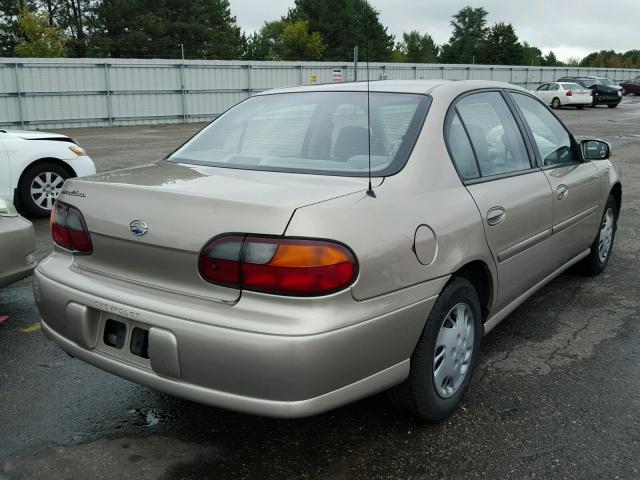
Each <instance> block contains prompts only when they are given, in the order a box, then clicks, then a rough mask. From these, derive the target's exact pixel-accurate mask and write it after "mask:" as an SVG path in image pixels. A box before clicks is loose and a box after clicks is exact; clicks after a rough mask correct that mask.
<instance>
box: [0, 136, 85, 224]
mask: <svg viewBox="0 0 640 480" xmlns="http://www.w3.org/2000/svg"><path fill="white" fill-rule="evenodd" d="M94 173H96V167H95V165H94V163H93V160H91V158H89V156H87V154H86V152H85V151H84V149H83V148H82V147H80V146H79V145H78V144H77V143H76V142H75V141H74V140H73V139H71V138H70V137H67V136H66V135H60V134H57V133H46V132H29V131H20V130H0V198H11V199H13V202H14V203H15V204H16V205H17V206H19V207H21V210H24V211H25V212H26V213H28V214H29V215H32V216H34V217H46V216H48V215H49V214H50V213H51V207H52V206H53V203H54V201H55V199H56V197H57V196H58V194H59V193H60V192H61V191H62V186H63V185H64V182H65V180H66V179H67V178H70V177H82V176H85V175H93V174H94Z"/></svg>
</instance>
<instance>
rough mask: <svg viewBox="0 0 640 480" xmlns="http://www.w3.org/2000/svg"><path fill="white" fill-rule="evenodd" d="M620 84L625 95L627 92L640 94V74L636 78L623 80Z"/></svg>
mask: <svg viewBox="0 0 640 480" xmlns="http://www.w3.org/2000/svg"><path fill="white" fill-rule="evenodd" d="M620 86H621V87H622V90H623V95H626V94H627V93H634V94H636V95H640V76H638V77H636V78H634V79H633V80H627V81H626V82H622V83H620Z"/></svg>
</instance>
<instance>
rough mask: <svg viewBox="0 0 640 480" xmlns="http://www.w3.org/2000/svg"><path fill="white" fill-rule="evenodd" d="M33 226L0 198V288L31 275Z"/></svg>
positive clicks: (33, 246)
mask: <svg viewBox="0 0 640 480" xmlns="http://www.w3.org/2000/svg"><path fill="white" fill-rule="evenodd" d="M35 249H36V236H35V232H34V231H33V225H32V224H31V222H29V221H28V220H25V219H24V218H22V217H21V216H20V215H18V213H17V212H16V210H15V208H14V207H13V205H12V203H11V202H10V201H9V200H5V199H2V198H0V287H4V286H5V285H8V284H10V283H13V282H17V281H18V280H21V279H23V278H25V277H28V276H29V275H31V272H32V271H33V269H34V268H35V266H36V260H35V255H34V252H35Z"/></svg>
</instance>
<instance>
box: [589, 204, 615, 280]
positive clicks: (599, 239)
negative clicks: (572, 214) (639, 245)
mask: <svg viewBox="0 0 640 480" xmlns="http://www.w3.org/2000/svg"><path fill="white" fill-rule="evenodd" d="M618 213H619V212H618V204H617V202H616V200H615V198H613V196H611V195H609V199H608V200H607V206H606V207H605V209H604V213H603V215H602V220H601V221H600V229H599V230H598V235H597V236H596V239H595V240H594V241H593V243H592V244H591V252H590V253H589V256H587V257H585V258H584V259H583V260H582V262H580V267H581V269H582V272H583V273H585V274H586V275H597V274H599V273H600V272H602V271H603V270H604V269H605V268H606V266H607V264H608V263H609V258H610V257H611V250H612V249H613V241H614V239H615V237H616V230H617V228H618Z"/></svg>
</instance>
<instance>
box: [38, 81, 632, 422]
mask: <svg viewBox="0 0 640 480" xmlns="http://www.w3.org/2000/svg"><path fill="white" fill-rule="evenodd" d="M370 88H371V91H370V94H368V93H367V85H366V84H365V83H352V84H334V85H322V86H311V87H297V88H289V89H280V90H272V91H269V92H265V93H262V94H259V95H257V96H254V97H252V98H249V99H248V100H245V101H243V102H241V103H240V104H238V105H237V106H235V107H233V108H231V109H230V110H228V111H227V112H226V113H224V114H223V115H221V116H220V117H218V118H217V119H216V120H215V121H213V122H212V123H211V124H210V125H209V126H208V127H206V128H205V129H203V130H202V131H201V132H199V133H198V134H197V135H195V136H194V137H193V138H192V139H191V140H190V141H188V142H187V143H186V144H184V145H183V146H181V147H180V148H178V149H177V150H176V151H175V152H174V153H173V154H171V155H169V156H168V157H167V158H165V159H164V160H162V161H159V162H157V163H154V164H151V165H147V166H143V167H137V168H131V169H126V170H120V171H114V172H110V173H105V174H99V175H95V176H91V177H85V178H82V179H70V180H68V181H67V183H66V185H65V188H64V190H63V192H62V193H61V195H60V197H59V199H58V202H57V204H56V206H55V208H54V211H53V214H52V218H51V227H52V235H53V239H54V242H55V249H54V252H53V253H52V254H51V255H50V256H49V257H48V258H47V259H46V260H45V261H43V262H42V263H40V265H39V266H38V267H37V269H36V272H35V279H34V289H35V297H36V299H37V303H38V306H39V309H40V312H41V314H42V318H43V320H42V327H43V330H44V332H45V333H46V335H48V336H49V337H50V338H51V339H52V340H53V341H54V342H56V343H57V344H58V345H59V346H60V347H61V348H62V349H64V350H66V351H67V352H68V353H70V354H71V355H72V356H74V357H77V358H79V359H81V360H84V361H86V362H88V363H91V364H93V365H95V366H97V367H99V368H102V369H104V370H107V371H110V372H113V373H115V374H117V375H120V376H122V377H125V378H128V379H130V380H132V381H134V382H138V383H141V384H145V385H148V386H150V387H152V388H155V389H158V390H162V391H165V392H168V393H170V394H173V395H177V396H181V397H185V398H188V399H191V400H193V401H196V402H201V403H204V404H209V405H213V406H218V407H223V408H228V409H233V410H238V411H244V412H250V413H254V414H260V415H267V416H276V417H302V416H308V415H313V414H316V413H319V412H323V411H326V410H329V409H332V408H334V407H338V406H340V405H343V404H346V403H348V402H352V401H354V400H357V399H359V398H362V397H366V396H368V395H371V394H373V393H376V392H379V391H383V390H390V397H391V399H392V401H393V403H395V404H396V405H397V406H399V407H401V408H403V409H404V410H406V411H407V412H409V413H410V414H412V415H414V416H416V417H419V418H422V419H427V420H438V419H441V418H444V417H446V416H447V415H449V414H451V413H452V412H453V411H454V409H455V408H456V406H457V405H458V404H459V403H460V401H461V399H462V396H463V394H464V392H465V390H466V389H467V387H468V385H469V381H470V379H471V376H472V374H473V370H474V367H475V366H476V365H477V363H478V352H479V348H480V342H481V340H482V337H483V335H484V334H485V333H486V332H488V331H489V330H491V329H492V328H493V327H495V326H496V325H497V324H498V323H499V322H500V321H501V320H503V319H504V318H505V317H507V316H508V315H509V313H510V312H512V311H513V310H514V309H515V308H516V307H517V306H518V305H520V304H521V303H522V302H524V301H525V300H526V299H527V298H528V297H530V296H531V295H533V294H534V293H535V292H536V291H537V290H539V289H540V288H541V287H542V286H543V285H545V284H546V283H548V282H549V281H550V280H551V279H553V278H554V277H556V276H557V275H558V274H559V273H560V272H562V271H564V270H566V269H567V268H569V267H571V266H573V265H576V267H577V268H580V269H582V271H583V272H585V273H586V274H589V275H594V274H597V273H599V272H601V271H602V270H603V269H604V268H605V267H606V265H607V262H608V261H609V257H610V255H611V250H612V245H613V242H614V236H615V232H616V220H617V218H618V212H619V211H620V204H621V196H622V190H621V184H620V180H619V177H618V173H617V170H616V168H615V167H614V166H613V165H612V163H611V162H610V161H609V160H608V157H609V156H610V153H611V151H610V146H609V144H607V143H606V142H602V141H598V140H594V139H589V140H583V141H582V142H577V141H576V139H575V138H574V136H573V135H572V134H571V132H569V130H568V129H567V128H566V127H565V126H564V125H563V123H562V122H561V121H560V120H559V119H558V118H557V117H556V116H555V115H554V114H553V113H552V112H551V111H550V110H549V109H548V108H547V106H546V105H544V103H542V102H541V101H540V100H539V99H538V98H536V97H534V96H533V95H532V94H530V93H529V92H527V91H525V90H523V89H521V88H519V87H515V86H513V85H509V84H505V83H497V82H481V81H461V82H446V81H380V82H374V83H371V85H370Z"/></svg>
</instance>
